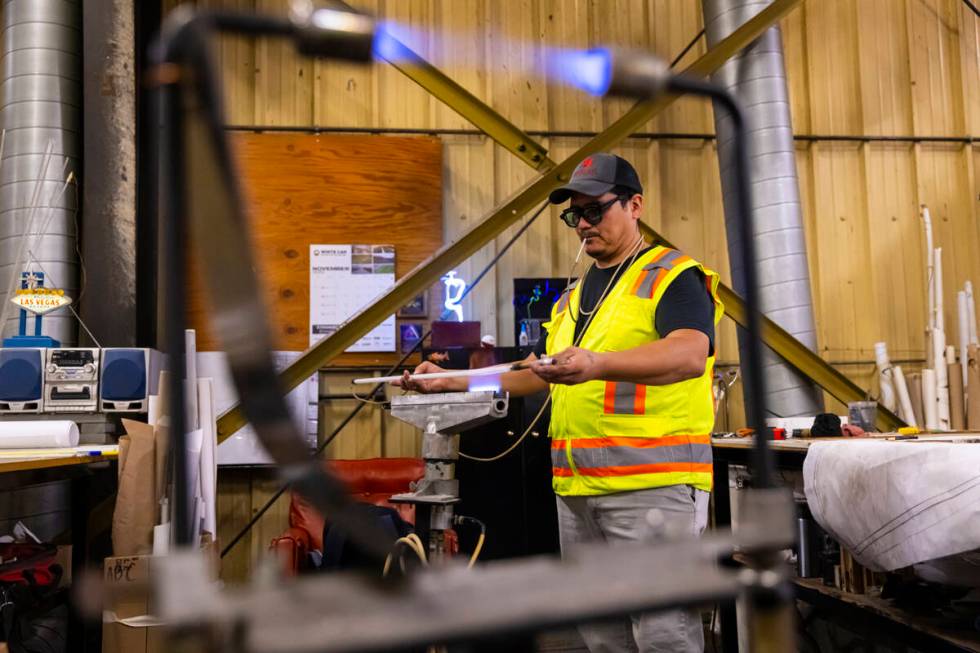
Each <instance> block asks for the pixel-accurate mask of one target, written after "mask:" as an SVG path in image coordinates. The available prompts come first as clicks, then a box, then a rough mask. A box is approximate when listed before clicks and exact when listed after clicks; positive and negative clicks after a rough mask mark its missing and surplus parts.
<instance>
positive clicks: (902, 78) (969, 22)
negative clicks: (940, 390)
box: [211, 0, 980, 539]
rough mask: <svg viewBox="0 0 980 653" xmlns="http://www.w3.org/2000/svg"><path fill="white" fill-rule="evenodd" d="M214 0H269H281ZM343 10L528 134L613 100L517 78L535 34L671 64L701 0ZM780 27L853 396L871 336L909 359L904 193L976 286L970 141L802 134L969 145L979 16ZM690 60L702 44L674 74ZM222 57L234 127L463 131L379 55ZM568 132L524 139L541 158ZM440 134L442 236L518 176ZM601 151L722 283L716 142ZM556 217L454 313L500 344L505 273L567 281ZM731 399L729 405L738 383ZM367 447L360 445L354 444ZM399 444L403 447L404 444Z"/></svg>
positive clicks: (701, 111) (285, 51) (692, 127)
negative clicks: (614, 155) (369, 61)
mask: <svg viewBox="0 0 980 653" xmlns="http://www.w3.org/2000/svg"><path fill="white" fill-rule="evenodd" d="M211 4H221V5H224V6H237V7H240V8H245V9H251V8H257V9H262V10H269V11H275V12H284V11H285V9H284V5H285V2H284V1H283V0H254V1H253V0H237V1H235V2H220V3H219V2H212V3H211ZM354 4H356V6H358V7H360V8H362V9H365V10H367V11H370V12H372V13H375V14H377V15H380V16H383V17H386V18H391V19H394V20H397V21H400V22H402V23H405V24H407V25H408V26H409V27H411V28H412V30H411V34H410V37H409V38H408V39H407V40H408V41H409V42H410V44H411V45H412V46H413V47H415V48H416V49H417V50H418V51H419V52H420V54H422V55H423V56H425V57H427V58H429V59H430V60H431V61H433V63H435V64H436V65H438V66H440V67H441V68H443V70H445V71H446V72H447V73H449V74H450V75H452V76H453V77H454V78H455V79H457V80H458V81H459V82H460V83H462V84H463V85H464V86H465V87H466V88H467V89H469V90H470V91H471V92H473V93H474V94H476V95H477V96H478V97H480V98H482V99H484V100H485V101H487V102H489V103H490V104H491V105H492V106H493V107H494V108H495V109H496V110H498V111H500V112H501V113H502V114H503V115H505V116H506V117H508V118H509V119H510V120H512V121H513V122H515V123H516V124H517V125H518V126H520V127H522V128H523V129H525V130H542V131H562V132H564V131H583V132H594V131H598V130H600V129H602V128H603V127H604V126H606V125H608V124H610V123H611V122H612V121H613V120H614V119H615V118H617V117H618V116H619V115H621V114H622V113H623V111H624V110H625V109H626V107H627V106H628V103H626V102H608V103H600V102H598V101H596V100H595V99H593V98H589V97H586V96H584V95H583V94H580V93H578V92H576V91H572V90H568V89H564V88H560V87H556V86H549V85H548V84H546V83H544V82H543V81H542V80H541V79H540V78H539V77H536V76H529V75H528V74H526V72H525V71H526V70H530V69H534V68H535V67H538V66H540V64H541V61H542V51H543V47H544V46H545V45H548V46H554V45H566V46H573V47H583V46H592V45H597V44H600V43H617V44H620V45H632V46H637V47H644V48H649V49H651V50H653V51H655V52H657V53H659V54H661V55H663V56H665V57H668V58H671V57H673V56H674V55H675V54H676V53H678V52H679V51H680V50H681V49H682V48H683V47H684V45H686V44H687V42H688V41H689V40H690V39H691V37H692V36H694V35H695V34H696V33H697V32H698V30H699V29H700V28H701V10H700V2H699V0H647V1H642V0H601V1H599V0H593V1H584V0H583V1H574V0H541V1H531V0H367V1H363V0H362V1H360V2H355V3H354ZM782 30H783V39H784V44H785V49H786V67H787V73H788V78H789V85H790V89H789V90H790V100H791V107H792V119H793V126H794V130H795V133H796V134H797V135H798V139H797V148H796V153H797V166H798V169H799V174H800V187H801V188H800V191H801V199H802V202H803V210H804V218H805V221H806V230H807V234H806V235H807V243H808V249H809V262H810V268H811V270H810V273H811V278H812V279H813V296H814V309H815V313H816V319H817V328H818V336H817V339H818V342H819V343H820V348H821V350H820V353H821V354H822V355H823V356H824V357H825V358H826V359H827V360H829V361H832V362H835V363H840V364H841V365H840V367H841V369H842V370H844V371H845V372H846V373H848V374H849V375H851V376H852V377H853V378H854V379H855V380H856V381H857V382H858V383H859V384H861V385H863V386H864V387H869V386H870V385H871V383H872V372H873V343H874V342H876V341H878V340H886V341H887V342H888V343H889V349H890V353H891V354H892V358H893V360H896V359H897V360H903V361H904V360H906V359H913V360H918V359H923V358H924V338H923V326H924V322H925V317H924V305H925V286H924V270H923V268H924V265H923V262H922V259H923V250H924V245H923V243H922V238H921V233H920V232H921V229H920V224H919V217H918V206H919V205H920V204H922V203H926V204H928V205H929V206H930V208H931V210H932V214H933V219H934V223H935V225H936V226H935V227H934V229H935V232H936V246H941V247H943V254H944V256H943V258H944V261H945V264H946V269H945V275H944V278H945V283H946V285H947V290H946V292H947V297H948V298H951V297H952V296H953V295H952V293H953V292H954V289H955V288H956V287H959V286H960V285H962V283H963V281H965V280H966V279H967V278H971V279H973V281H974V283H975V284H976V283H978V282H980V232H978V228H977V219H978V217H980V201H978V194H977V193H978V190H980V148H978V147H977V146H976V145H969V144H963V143H932V142H922V143H914V144H913V143H908V142H841V141H835V140H830V139H823V140H813V141H811V140H803V139H800V138H799V135H816V136H861V135H869V136H908V135H914V136H938V137H957V138H962V137H965V136H970V135H972V136H974V137H980V47H978V43H980V21H977V20H976V18H975V16H973V15H972V14H971V13H970V12H969V10H968V9H967V8H966V7H965V6H963V4H962V3H961V2H960V1H959V0H861V1H860V2H854V1H853V0H823V1H821V2H806V3H804V4H803V6H802V7H801V8H799V9H797V10H796V11H794V12H793V13H792V14H791V15H790V16H789V17H788V18H787V19H785V20H784V21H783V23H782ZM702 52H704V44H703V41H702V42H701V43H699V44H698V46H697V47H695V48H694V49H693V50H692V52H691V53H689V54H688V55H687V57H685V59H684V61H683V62H682V64H681V65H682V66H683V65H684V64H686V63H689V62H691V61H693V60H694V58H695V57H696V56H697V55H699V54H700V53H702ZM219 55H220V58H221V61H222V65H223V68H224V72H225V82H226V84H227V93H228V107H229V113H230V115H229V121H230V122H231V123H232V124H239V125H245V124H258V125H304V126H313V125H320V126H330V127H337V126H346V127H383V128H410V129H445V128H448V129H458V128H468V127H469V125H468V124H466V123H465V121H464V120H463V119H462V118H459V117H458V116H457V115H456V114H454V113H453V112H451V111H450V110H448V109H446V108H445V107H443V106H442V105H441V104H440V103H439V102H438V101H437V100H435V99H433V98H431V97H429V96H428V95H427V94H426V93H425V92H424V91H422V90H421V89H420V88H419V87H417V86H416V85H415V84H414V83H413V82H411V81H409V80H407V79H406V78H405V77H403V76H402V74H401V73H399V72H398V71H396V70H394V69H393V68H391V67H390V66H385V65H379V66H376V67H373V68H355V67H351V66H343V65H336V64H324V63H319V62H318V63H314V62H310V61H307V60H302V59H299V58H297V57H295V56H294V55H293V54H292V52H291V50H290V49H289V47H288V46H287V45H285V44H279V43H267V42H261V43H258V44H254V43H252V42H250V41H247V40H242V39H231V38H229V39H226V40H223V41H222V42H221V44H220V47H219ZM647 131H649V132H670V133H697V134H711V133H712V132H713V122H712V116H711V110H710V107H709V106H708V105H707V104H704V103H701V102H696V101H692V100H681V101H679V102H678V103H676V104H675V105H674V106H673V107H672V108H671V109H670V110H669V111H667V112H666V113H664V114H663V115H661V116H660V117H658V118H657V119H655V120H654V121H652V122H651V123H650V124H649V125H648V127H647ZM584 139H585V136H581V137H569V136H560V137H559V136H552V137H547V138H545V137H542V138H541V140H542V142H543V143H544V144H545V145H546V146H547V147H548V148H549V150H550V156H551V157H552V158H553V159H555V160H560V159H562V158H563V157H565V156H567V155H569V154H570V153H571V152H573V151H574V150H575V149H576V148H577V147H578V146H579V145H581V144H582V143H583V142H584ZM444 141H445V159H444V161H445V164H444V165H445V177H444V180H445V181H444V184H445V188H446V197H445V205H444V213H445V236H446V238H447V240H448V239H452V238H453V237H454V236H455V235H456V234H457V233H459V232H461V231H462V230H464V229H466V228H467V227H468V226H469V225H470V224H472V223H473V221H475V220H478V219H479V218H480V216H482V215H484V214H485V213H486V212H488V211H489V210H490V209H492V208H493V206H494V205H495V204H496V203H497V202H499V201H500V200H502V199H503V198H505V197H506V196H508V195H509V194H510V193H512V192H513V191H514V190H515V189H517V188H518V187H519V186H520V185H521V184H523V183H524V182H526V181H527V180H528V179H530V178H531V177H532V175H533V174H534V173H533V172H532V171H531V170H530V169H529V168H527V167H526V166H524V164H522V163H521V162H520V161H518V160H517V159H516V158H514V157H512V156H511V155H510V154H509V153H507V152H506V151H504V150H502V149H501V148H499V147H497V146H495V145H494V144H493V143H492V142H490V141H488V140H487V139H485V138H483V137H479V136H465V135H463V136H445V137H444ZM617 151H618V152H619V153H620V154H622V155H623V156H626V157H627V158H630V159H631V160H632V161H633V162H634V163H635V164H636V166H637V169H638V170H639V172H640V174H641V176H642V178H643V180H644V181H645V184H646V187H647V189H648V196H647V220H648V221H649V223H650V224H651V225H652V226H654V227H655V228H656V229H658V230H660V231H661V232H662V233H664V234H665V235H666V236H668V237H669V238H670V239H671V240H673V241H674V242H675V243H677V244H678V245H680V246H681V247H683V248H684V249H685V250H686V251H687V252H688V253H690V254H691V255H693V256H695V257H697V258H700V259H701V260H702V261H704V262H705V263H706V264H708V265H710V266H711V267H713V268H715V269H717V270H719V271H720V272H721V273H722V276H723V277H727V275H728V258H727V253H726V247H725V228H724V218H723V212H722V206H721V196H720V184H719V180H718V164H717V157H716V153H715V147H714V142H713V141H712V140H710V139H704V140H698V139H694V140H691V139H686V140H678V139H650V138H638V139H631V140H629V141H627V142H626V143H625V144H624V145H623V146H622V147H621V148H619V149H618V150H617ZM554 217H555V216H552V219H550V220H546V219H542V220H540V221H539V222H538V224H536V225H535V226H534V227H533V228H532V229H531V231H530V233H529V234H528V235H527V236H526V237H525V238H524V239H523V240H522V241H521V242H520V243H518V245H516V246H515V248H514V250H513V251H512V253H511V254H509V255H508V256H507V257H505V258H504V259H503V260H502V261H501V263H500V265H499V266H498V268H497V270H496V274H495V275H493V276H491V277H490V278H488V279H486V280H485V281H484V282H483V284H482V285H481V286H480V288H479V289H478V290H477V291H475V292H474V293H473V295H472V299H471V300H470V305H469V306H468V307H467V309H466V310H467V315H472V316H474V318H475V319H481V320H483V322H484V324H485V325H496V328H497V335H498V341H499V342H502V343H507V342H509V341H510V339H511V338H512V335H511V334H512V330H511V327H510V324H511V320H512V308H511V304H510V301H511V298H510V288H511V285H510V279H511V278H512V277H513V276H537V275H565V274H567V271H568V269H567V266H568V264H569V262H570V260H571V258H572V256H574V251H575V249H577V247H576V244H575V243H574V238H573V237H572V235H571V233H570V230H566V228H565V227H564V226H562V225H561V224H560V223H559V222H558V221H557V220H556V219H554ZM507 237H508V236H507V234H505V235H504V236H502V237H501V239H500V240H499V241H498V242H500V243H502V242H504V241H505V240H506V238H507ZM494 248H495V245H494V246H489V247H487V248H486V249H485V250H484V251H483V252H481V253H480V254H479V255H478V256H476V257H474V258H473V259H472V260H471V261H470V262H469V263H468V264H467V265H464V266H462V274H463V276H466V275H467V274H468V273H471V272H472V273H475V271H476V270H478V269H480V268H481V267H482V264H483V263H484V262H485V261H486V260H487V259H488V258H489V257H490V256H492V254H493V252H494V251H495V250H494ZM946 307H947V311H948V313H947V315H946V320H947V323H950V324H951V323H954V320H955V316H954V315H953V314H952V310H951V309H955V303H954V302H952V301H951V299H950V300H949V301H947V302H946ZM718 351H719V356H720V361H721V362H722V363H724V362H729V363H730V362H733V361H734V359H735V357H736V355H737V349H736V344H735V337H734V328H733V327H732V325H731V323H730V322H728V321H726V322H724V323H723V327H722V331H721V333H720V335H719V342H718ZM908 366H909V367H915V366H916V365H915V364H914V363H913V364H912V365H908ZM732 401H733V403H732V406H733V407H734V406H736V405H739V403H740V402H739V397H738V393H736V394H735V396H734V397H733V399H732ZM835 406H837V405H836V404H835V403H833V402H831V403H829V404H828V407H830V408H833V407H835ZM837 407H838V408H839V406H837ZM369 410H373V409H369ZM736 412H737V413H740V410H739V411H734V410H733V411H732V413H733V415H732V418H733V419H732V422H733V424H734V423H735V422H737V421H738V420H739V418H738V417H737V416H736V415H735V414H734V413H736ZM362 423H363V425H364V427H365V428H367V429H369V430H367V431H363V432H359V430H352V431H351V432H350V433H349V434H348V435H347V436H345V438H343V439H342V441H341V442H340V443H338V448H337V449H335V452H336V454H337V455H339V456H343V455H354V454H356V455H370V454H374V455H377V454H378V453H380V451H381V447H382V445H381V441H380V438H379V437H378V436H377V435H376V433H377V432H378V429H377V428H375V426H376V425H377V423H378V421H377V419H368V420H364V421H363V422H362ZM370 429H373V431H372V430H370ZM365 438H369V439H370V441H371V442H373V443H374V444H373V445H372V446H365ZM398 441H399V442H402V443H404V444H406V445H411V439H410V438H399V439H398ZM345 442H346V443H347V444H345ZM393 448H395V449H397V448H399V447H392V446H388V447H386V453H387V454H388V455H398V454H399V453H408V454H412V453H414V452H412V451H404V452H402V451H394V450H392V449H393ZM280 516H281V515H280ZM270 518H271V519H273V518H275V516H274V515H273V516H271V517H270ZM270 523H271V522H270ZM270 528H271V530H270V532H271V531H274V530H275V524H273V525H272V526H271V527H270ZM263 539H264V536H263Z"/></svg>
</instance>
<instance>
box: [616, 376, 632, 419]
mask: <svg viewBox="0 0 980 653" xmlns="http://www.w3.org/2000/svg"><path fill="white" fill-rule="evenodd" d="M615 393H616V398H615V400H614V401H613V414H615V415H632V414H633V402H634V399H635V397H636V384H635V383H627V382H625V381H623V382H618V381H617V382H616V383H615Z"/></svg>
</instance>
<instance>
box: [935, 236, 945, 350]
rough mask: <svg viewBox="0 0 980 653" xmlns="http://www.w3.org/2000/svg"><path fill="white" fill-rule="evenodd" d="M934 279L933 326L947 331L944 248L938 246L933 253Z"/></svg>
mask: <svg viewBox="0 0 980 653" xmlns="http://www.w3.org/2000/svg"><path fill="white" fill-rule="evenodd" d="M932 266H933V267H932V279H933V283H934V288H933V291H932V292H933V298H932V301H933V309H934V310H935V313H936V314H935V316H934V317H933V321H932V326H933V328H936V329H939V330H940V331H946V317H945V313H944V310H943V248H942V247H937V248H936V250H935V253H934V254H933V255H932Z"/></svg>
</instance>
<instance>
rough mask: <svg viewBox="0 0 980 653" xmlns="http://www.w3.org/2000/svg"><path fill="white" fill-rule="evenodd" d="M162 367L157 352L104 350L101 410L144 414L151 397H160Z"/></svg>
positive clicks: (151, 350) (161, 359)
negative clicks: (159, 383)
mask: <svg viewBox="0 0 980 653" xmlns="http://www.w3.org/2000/svg"><path fill="white" fill-rule="evenodd" d="M162 367H163V355H162V354H161V353H160V352H159V351H156V350H155V349H132V348H124V347H112V348H107V349H103V350H102V375H101V378H100V383H99V410H101V411H102V412H106V413H145V412H146V409H147V404H148V399H149V396H150V395H151V394H157V387H156V386H157V382H158V378H159V376H160V370H161V368H162Z"/></svg>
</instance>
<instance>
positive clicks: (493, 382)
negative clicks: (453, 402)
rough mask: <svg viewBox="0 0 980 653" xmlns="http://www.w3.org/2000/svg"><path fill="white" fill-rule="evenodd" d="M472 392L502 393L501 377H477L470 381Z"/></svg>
mask: <svg viewBox="0 0 980 653" xmlns="http://www.w3.org/2000/svg"><path fill="white" fill-rule="evenodd" d="M468 389H469V391H470V392H484V391H493V392H499V391H500V376H498V375H494V376H477V377H473V378H472V379H470V382H469V388H468Z"/></svg>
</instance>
